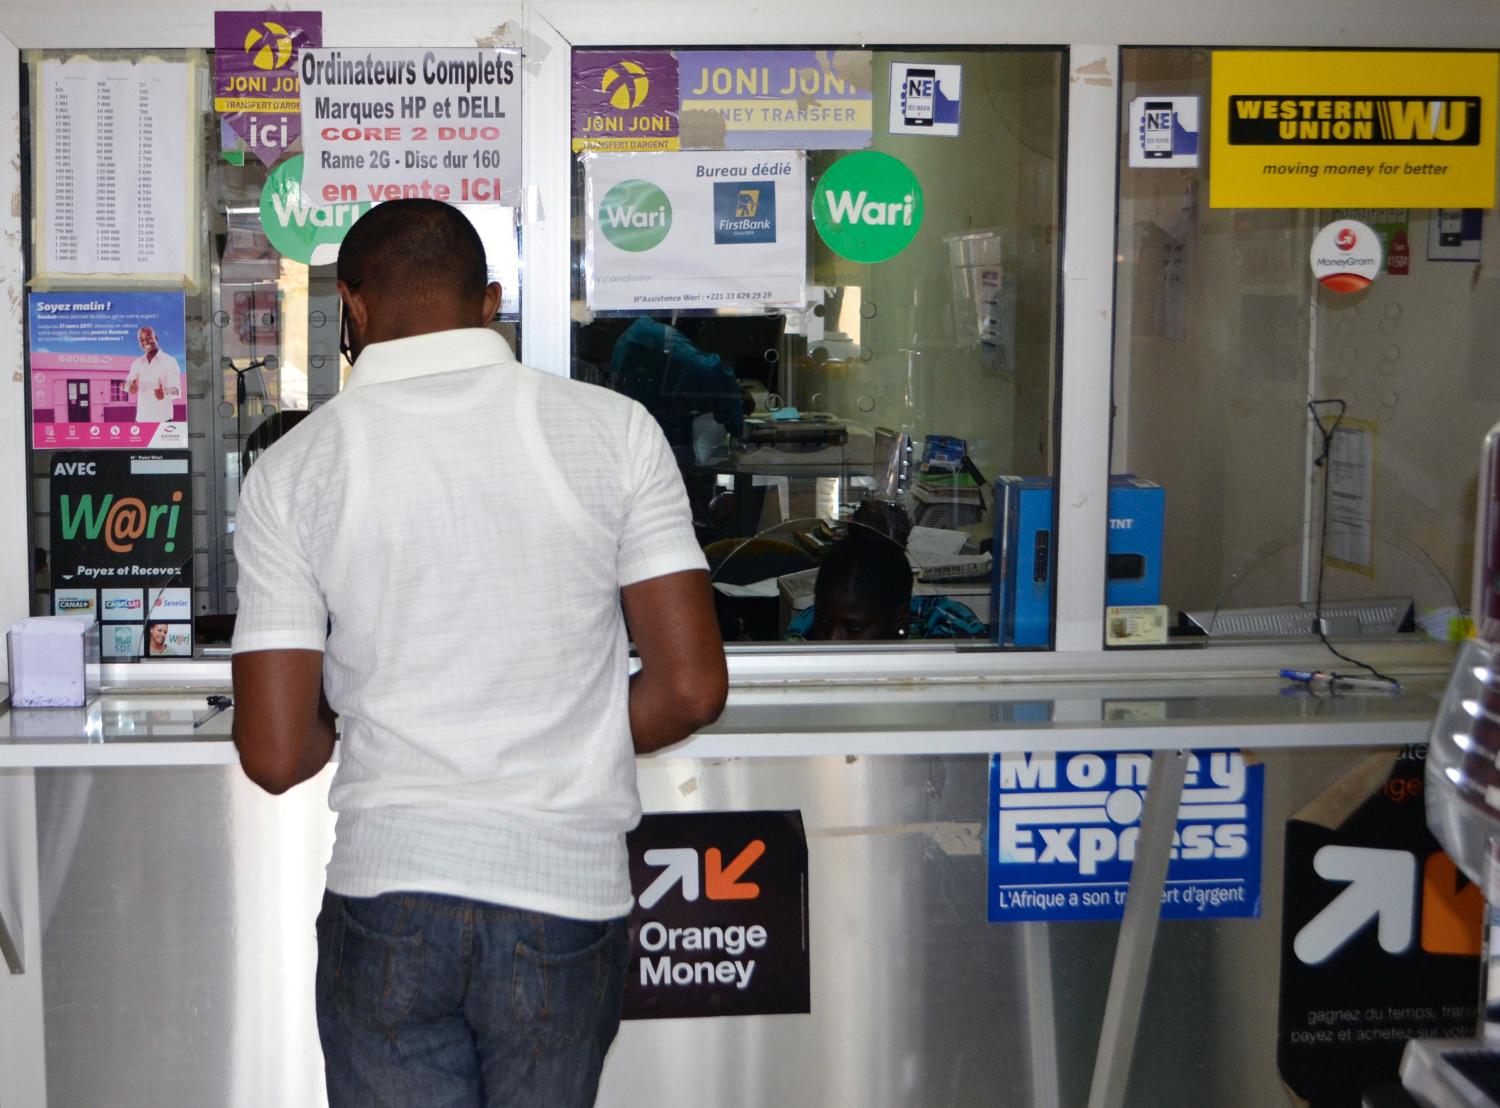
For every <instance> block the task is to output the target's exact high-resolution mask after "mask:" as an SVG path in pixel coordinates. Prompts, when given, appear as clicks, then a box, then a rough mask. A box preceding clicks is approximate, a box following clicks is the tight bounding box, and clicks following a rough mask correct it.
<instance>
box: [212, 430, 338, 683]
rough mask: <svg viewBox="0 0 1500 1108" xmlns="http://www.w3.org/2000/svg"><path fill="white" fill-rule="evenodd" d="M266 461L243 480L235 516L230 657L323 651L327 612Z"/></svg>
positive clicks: (285, 490)
mask: <svg viewBox="0 0 1500 1108" xmlns="http://www.w3.org/2000/svg"><path fill="white" fill-rule="evenodd" d="M268 460H269V459H262V462H261V466H260V467H258V468H257V469H256V470H255V471H254V472H252V473H251V474H250V475H249V476H248V477H247V479H246V481H245V487H244V490H243V492H242V493H241V495H240V502H239V508H238V510H237V511H236V513H235V531H234V556H235V562H236V564H237V565H238V567H239V583H238V585H237V586H236V590H237V592H238V595H239V603H240V607H239V614H238V615H237V616H236V617H235V623H234V653H236V654H244V653H247V652H249V651H252V650H322V649H323V647H324V643H325V642H326V640H327V638H328V607H327V604H326V603H325V602H324V599H323V593H322V590H321V589H320V588H319V587H318V582H317V579H316V578H315V577H314V576H313V571H312V563H311V560H310V559H309V558H308V557H307V554H306V552H305V551H304V550H303V549H302V545H301V543H300V541H299V536H298V534H297V530H296V528H295V527H294V526H293V525H292V524H291V522H290V519H289V515H288V512H287V511H286V505H285V504H284V503H283V501H285V500H286V499H287V498H288V497H289V496H290V493H291V491H292V485H291V483H289V482H280V481H278V480H277V476H278V475H277V474H275V473H267V472H266V469H265V465H266V462H267V461H268Z"/></svg>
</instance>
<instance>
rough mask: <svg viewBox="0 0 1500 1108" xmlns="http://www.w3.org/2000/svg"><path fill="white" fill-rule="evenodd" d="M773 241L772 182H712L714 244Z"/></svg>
mask: <svg viewBox="0 0 1500 1108" xmlns="http://www.w3.org/2000/svg"><path fill="white" fill-rule="evenodd" d="M775 241H776V182H775V181H715V182H714V242H715V243H720V244H722V243H736V242H775Z"/></svg>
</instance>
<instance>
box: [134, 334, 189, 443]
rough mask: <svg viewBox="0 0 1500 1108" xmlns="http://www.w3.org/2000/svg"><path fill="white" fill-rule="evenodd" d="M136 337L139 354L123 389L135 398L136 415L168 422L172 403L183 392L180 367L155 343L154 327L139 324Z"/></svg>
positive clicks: (139, 418)
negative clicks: (139, 345)
mask: <svg viewBox="0 0 1500 1108" xmlns="http://www.w3.org/2000/svg"><path fill="white" fill-rule="evenodd" d="M136 339H137V340H138V341H139V342H140V344H141V356H140V357H139V358H137V359H136V360H135V361H134V362H132V363H131V366H130V373H129V374H128V375H127V376H126V377H125V392H126V394H127V395H128V396H130V397H131V398H132V399H134V400H135V418H136V419H137V420H138V421H140V422H141V423H170V422H171V421H172V406H173V405H174V404H175V403H176V402H177V399H178V397H180V396H181V395H182V370H181V369H180V368H179V367H178V365H177V359H176V358H174V357H172V355H170V354H168V353H166V352H165V351H164V350H162V349H161V347H160V346H158V345H157V343H156V329H155V328H154V327H142V328H141V329H140V332H139V333H138V334H137V335H136Z"/></svg>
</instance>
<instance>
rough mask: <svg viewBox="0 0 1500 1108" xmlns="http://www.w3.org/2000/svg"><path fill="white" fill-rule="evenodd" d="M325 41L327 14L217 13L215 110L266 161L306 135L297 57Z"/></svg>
mask: <svg viewBox="0 0 1500 1108" xmlns="http://www.w3.org/2000/svg"><path fill="white" fill-rule="evenodd" d="M321 45H323V13H322V12H278V11H259V12H215V13H214V111H216V112H218V113H219V114H220V115H222V116H223V117H224V119H223V122H224V125H225V127H227V128H228V129H229V130H230V131H232V132H233V133H234V134H235V135H236V136H238V137H239V139H240V140H241V141H243V142H244V143H245V145H246V146H248V147H249V148H250V149H251V150H252V151H253V152H254V154H255V156H256V157H257V158H259V159H260V160H261V162H262V163H264V164H265V165H268V166H269V165H275V164H276V162H277V161H278V160H280V158H281V157H282V156H283V155H285V154H286V152H287V148H288V147H290V146H291V145H292V143H293V142H295V141H296V140H297V138H298V136H300V135H301V134H302V115H301V100H300V97H301V82H300V81H299V80H298V78H297V55H298V53H299V52H300V51H301V49H302V48H303V47H304V46H321Z"/></svg>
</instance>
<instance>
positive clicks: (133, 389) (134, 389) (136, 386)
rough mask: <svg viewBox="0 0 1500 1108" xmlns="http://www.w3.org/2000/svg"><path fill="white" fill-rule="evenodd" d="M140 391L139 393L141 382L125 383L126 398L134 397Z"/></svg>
mask: <svg viewBox="0 0 1500 1108" xmlns="http://www.w3.org/2000/svg"><path fill="white" fill-rule="evenodd" d="M140 391H141V382H140V381H139V379H137V380H134V381H127V382H126V383H125V395H126V396H134V395H135V394H136V393H138V392H140Z"/></svg>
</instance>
